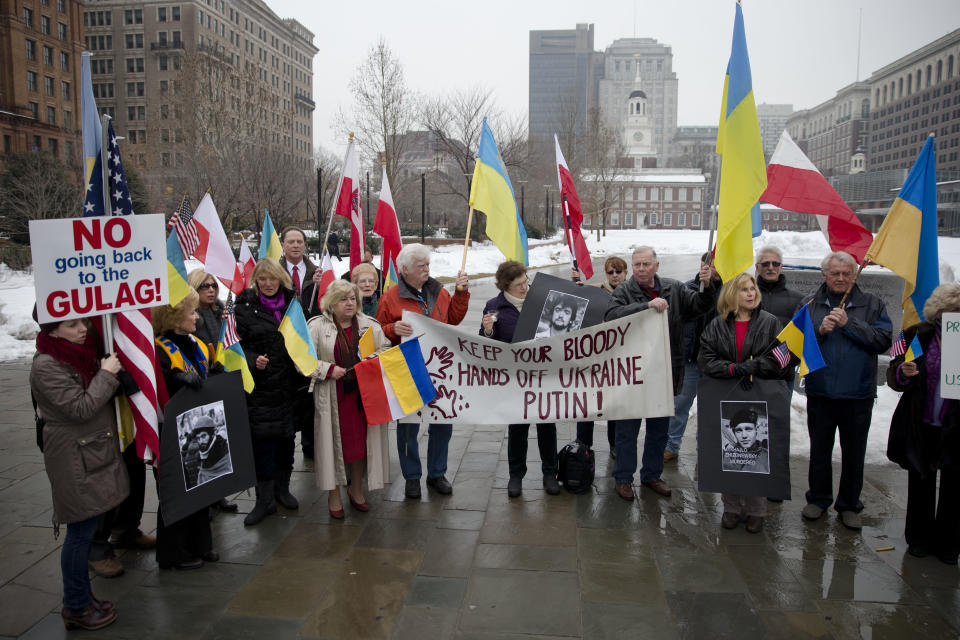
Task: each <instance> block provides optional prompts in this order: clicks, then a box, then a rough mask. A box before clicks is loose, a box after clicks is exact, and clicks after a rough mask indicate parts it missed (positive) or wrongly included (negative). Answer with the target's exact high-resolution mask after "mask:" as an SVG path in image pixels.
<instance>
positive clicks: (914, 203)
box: [866, 134, 940, 328]
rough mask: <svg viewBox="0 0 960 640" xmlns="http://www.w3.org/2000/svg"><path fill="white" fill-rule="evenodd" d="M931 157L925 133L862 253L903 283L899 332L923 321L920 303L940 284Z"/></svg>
mask: <svg viewBox="0 0 960 640" xmlns="http://www.w3.org/2000/svg"><path fill="white" fill-rule="evenodd" d="M933 154H934V148H933V134H930V137H928V138H927V142H926V143H925V144H924V145H923V149H921V150H920V155H919V156H917V161H916V162H915V163H914V164H913V168H912V169H911V170H910V174H909V175H908V176H907V180H906V182H904V183H903V187H901V188H900V193H898V194H897V199H896V200H894V201H893V206H892V207H890V211H889V212H887V217H886V218H885V219H884V221H883V225H881V227H880V231H878V232H877V236H876V237H875V238H874V239H873V244H871V245H870V248H869V249H868V250H867V255H866V259H867V260H869V261H870V262H873V263H874V264H879V265H883V266H884V267H886V268H887V269H890V270H891V271H893V272H894V273H896V274H897V275H898V276H900V277H901V278H903V279H904V281H905V282H904V287H903V303H902V304H903V321H902V322H901V324H900V326H901V328H902V327H909V326H910V325H913V324H916V323H918V322H920V321H921V320H923V319H924V318H923V305H924V303H925V302H926V301H927V298H929V297H930V294H931V293H933V290H934V289H936V288H937V286H938V285H939V284H940V268H939V264H940V260H939V256H938V251H937V177H936V166H935V164H934V155H933Z"/></svg>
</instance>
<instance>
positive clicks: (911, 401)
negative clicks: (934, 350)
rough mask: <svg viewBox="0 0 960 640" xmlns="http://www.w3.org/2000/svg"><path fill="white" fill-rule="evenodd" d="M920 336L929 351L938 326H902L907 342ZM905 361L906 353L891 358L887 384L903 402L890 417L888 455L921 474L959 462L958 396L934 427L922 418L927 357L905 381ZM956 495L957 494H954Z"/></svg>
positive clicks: (922, 324)
mask: <svg viewBox="0 0 960 640" xmlns="http://www.w3.org/2000/svg"><path fill="white" fill-rule="evenodd" d="M915 335H916V336H918V337H919V339H920V347H921V348H922V349H923V352H924V353H927V352H928V350H929V347H930V344H931V343H932V342H933V341H934V340H935V339H937V329H936V326H935V325H933V324H931V323H929V322H921V323H919V324H915V325H913V326H912V327H908V328H907V329H904V330H903V337H904V340H905V341H906V343H907V344H910V343H911V342H912V341H913V336H915ZM901 364H903V356H902V355H900V356H897V357H896V358H894V359H893V360H891V361H890V366H889V367H888V368H887V385H889V387H890V388H891V389H893V390H895V391H902V392H903V395H902V396H900V402H898V403H897V408H896V410H895V411H894V412H893V419H892V420H891V421H890V434H889V436H888V437H887V458H889V459H890V461H891V462H895V463H897V464H898V465H900V466H901V467H902V468H904V469H906V470H907V471H915V472H917V473H919V474H920V475H922V476H927V475H929V474H931V473H936V471H937V468H938V467H944V466H949V465H954V464H957V463H958V462H960V428H958V427H960V415H958V409H957V405H956V402H957V401H956V400H954V401H953V402H954V406H953V408H952V409H951V410H949V411H948V412H947V415H946V417H945V418H944V424H943V426H942V427H934V426H931V425H929V424H926V423H925V422H924V421H923V417H924V414H925V412H926V406H927V367H926V362H925V359H923V358H921V359H919V360H917V368H918V369H919V371H920V372H919V374H917V375H915V376H914V377H912V378H907V383H906V384H900V381H899V380H897V369H898V368H899V367H900V365H901ZM954 497H955V496H954Z"/></svg>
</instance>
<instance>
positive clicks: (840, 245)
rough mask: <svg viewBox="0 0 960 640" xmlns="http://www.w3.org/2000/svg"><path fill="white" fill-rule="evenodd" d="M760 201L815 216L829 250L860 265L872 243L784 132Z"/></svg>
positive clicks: (857, 221) (768, 168) (863, 229)
mask: <svg viewBox="0 0 960 640" xmlns="http://www.w3.org/2000/svg"><path fill="white" fill-rule="evenodd" d="M760 201H761V202H769V203H770V204H774V205H776V206H778V207H780V208H781V209H786V210H787V211H796V212H799V213H812V214H815V215H816V216H817V222H818V223H819V224H820V230H821V231H823V235H824V236H826V238H827V242H828V243H830V248H831V249H833V250H834V251H846V252H847V253H849V254H850V255H852V256H853V257H854V258H856V260H857V262H863V258H864V256H865V255H866V253H867V249H869V248H870V244H871V243H872V242H873V235H872V234H871V233H870V232H869V231H867V230H866V229H865V228H864V226H863V225H862V224H861V223H860V221H859V220H858V219H857V216H856V214H854V213H853V210H852V209H850V207H848V206H847V203H846V202H844V201H843V198H841V197H840V194H839V193H837V192H836V190H834V188H833V187H832V186H830V183H829V182H827V179H826V178H824V177H823V175H822V174H821V173H820V172H819V171H818V170H817V168H816V167H815V166H814V165H813V163H812V162H810V159H809V158H808V157H807V156H806V155H804V153H803V151H801V150H800V147H798V146H797V143H796V142H794V141H793V138H791V137H790V134H789V133H787V132H786V131H784V132H783V133H782V134H781V135H780V142H778V143H777V148H776V150H774V152H773V157H771V158H770V164H768V165H767V190H766V191H765V192H764V193H763V195H762V196H760Z"/></svg>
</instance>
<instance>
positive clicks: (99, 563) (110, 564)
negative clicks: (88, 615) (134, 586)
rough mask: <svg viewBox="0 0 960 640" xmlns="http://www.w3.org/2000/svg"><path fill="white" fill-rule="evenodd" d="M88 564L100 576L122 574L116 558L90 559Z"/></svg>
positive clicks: (108, 576)
mask: <svg viewBox="0 0 960 640" xmlns="http://www.w3.org/2000/svg"><path fill="white" fill-rule="evenodd" d="M88 564H89V565H90V569H92V570H93V572H94V573H95V574H97V575H98V576H100V577H101V578H116V577H117V576H122V575H123V565H122V564H120V561H119V560H117V559H116V558H104V559H103V560H90V561H89V562H88ZM84 628H86V627H84Z"/></svg>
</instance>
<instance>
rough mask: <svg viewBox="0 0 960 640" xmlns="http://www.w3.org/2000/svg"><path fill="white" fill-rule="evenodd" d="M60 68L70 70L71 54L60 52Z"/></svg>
mask: <svg viewBox="0 0 960 640" xmlns="http://www.w3.org/2000/svg"><path fill="white" fill-rule="evenodd" d="M60 69H61V70H62V71H70V54H69V53H64V52H63V51H61V52H60Z"/></svg>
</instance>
